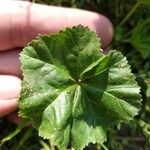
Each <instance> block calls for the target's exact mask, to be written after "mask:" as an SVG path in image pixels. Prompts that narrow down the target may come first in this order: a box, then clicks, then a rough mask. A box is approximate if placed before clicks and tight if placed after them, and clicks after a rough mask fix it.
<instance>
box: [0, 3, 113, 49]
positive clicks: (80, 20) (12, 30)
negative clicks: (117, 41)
mask: <svg viewBox="0 0 150 150" xmlns="http://www.w3.org/2000/svg"><path fill="white" fill-rule="evenodd" d="M0 18H1V20H3V21H2V22H1V24H0V43H3V44H1V45H0V50H5V49H10V48H14V47H23V46H25V45H26V44H27V43H28V42H29V41H30V40H31V39H32V38H34V37H35V36H37V34H38V33H49V32H56V31H58V30H60V29H62V28H65V27H67V26H74V25H78V24H82V25H84V26H89V27H90V28H91V29H93V30H96V31H97V33H98V34H99V35H100V37H101V40H102V46H103V47H106V46H107V45H108V43H110V41H111V39H112V35H113V29H112V24H111V23H110V21H109V20H108V19H107V18H106V17H104V16H103V15H100V14H97V13H94V12H89V11H84V10H79V9H73V8H61V7H54V6H45V5H39V4H32V3H30V2H23V1H13V2H9V3H7V2H0Z"/></svg>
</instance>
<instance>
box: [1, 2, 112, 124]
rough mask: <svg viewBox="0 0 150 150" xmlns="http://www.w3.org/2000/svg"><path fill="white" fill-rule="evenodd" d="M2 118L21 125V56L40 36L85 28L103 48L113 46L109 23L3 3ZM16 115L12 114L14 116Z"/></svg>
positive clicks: (89, 15)
mask: <svg viewBox="0 0 150 150" xmlns="http://www.w3.org/2000/svg"><path fill="white" fill-rule="evenodd" d="M0 20H1V23H0V74H1V75H0V117H3V116H6V117H7V118H8V119H9V120H11V121H13V122H18V119H17V114H16V113H14V111H15V110H16V109H17V99H18V98H19V93H20V79H21V78H22V75H21V70H20V62H19V59H18V58H19V52H20V50H21V49H22V47H24V46H26V44H27V43H28V42H29V41H31V40H32V39H33V38H35V37H36V36H37V35H38V34H39V33H52V32H56V31H59V30H60V29H63V28H65V27H67V26H74V25H78V24H82V25H84V26H89V27H90V28H91V29H93V30H96V32H97V34H98V35H99V36H100V37H101V42H102V47H103V48H106V46H107V45H108V44H109V43H110V41H111V39H112V36H113V29H112V25H111V23H110V21H109V20H108V19H107V18H106V17H104V16H102V15H100V14H97V13H94V12H89V11H84V10H79V9H72V8H61V7H54V6H45V5H39V4H32V3H29V2H23V1H13V2H0ZM12 112H13V113H12Z"/></svg>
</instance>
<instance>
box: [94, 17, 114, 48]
mask: <svg viewBox="0 0 150 150" xmlns="http://www.w3.org/2000/svg"><path fill="white" fill-rule="evenodd" d="M95 28H96V31H97V34H98V35H99V36H100V38H101V43H102V48H106V47H107V46H108V45H109V44H110V42H111V41H112V38H113V25H112V23H111V21H110V20H109V19H108V18H107V17H105V16H103V15H99V17H98V19H97V21H96V22H95Z"/></svg>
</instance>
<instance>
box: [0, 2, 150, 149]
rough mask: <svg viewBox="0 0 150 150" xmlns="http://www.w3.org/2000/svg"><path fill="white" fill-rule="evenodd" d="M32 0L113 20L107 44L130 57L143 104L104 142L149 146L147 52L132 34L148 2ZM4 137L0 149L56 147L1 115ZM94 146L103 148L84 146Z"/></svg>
mask: <svg viewBox="0 0 150 150" xmlns="http://www.w3.org/2000/svg"><path fill="white" fill-rule="evenodd" d="M34 2H35V3H44V4H47V5H57V6H66V7H74V8H81V9H86V10H91V11H95V12H99V13H102V14H104V15H105V16H107V17H108V18H109V19H110V20H111V21H112V23H113V25H114V29H115V35H114V39H113V41H112V43H111V44H110V45H109V47H110V48H113V49H117V50H120V51H121V52H123V54H124V55H125V56H126V57H127V59H128V60H129V63H130V64H131V67H132V69H133V73H134V74H135V75H136V77H137V81H138V83H139V85H140V86H141V87H142V88H141V93H142V96H143V106H142V110H141V112H140V114H139V115H138V116H137V117H136V119H135V121H133V122H131V124H130V125H125V124H123V125H121V126H118V127H115V128H114V129H113V130H111V131H109V133H108V135H109V136H108V141H107V142H106V143H105V145H106V147H108V149H112V150H116V149H117V150H149V147H150V96H149V95H150V93H149V92H148V91H150V82H149V81H150V61H149V59H150V56H148V57H147V58H144V57H143V55H142V53H141V51H142V49H140V50H139V49H137V46H136V45H132V42H131V36H132V34H133V30H134V28H136V27H137V25H138V24H140V23H142V22H143V21H145V20H147V19H148V18H149V16H150V5H147V4H141V3H140V2H139V1H138V2H136V0H132V1H131V0H124V1H122V0H34ZM149 28H150V25H149V26H144V28H143V30H145V29H148V31H147V32H146V34H147V35H145V36H144V37H146V36H147V37H148V33H149V30H150V29H149ZM142 34H143V32H142V31H139V35H141V37H142V38H144V37H143V35H142ZM149 38H150V37H149ZM149 38H147V41H148V40H149V42H146V40H145V46H149V47H150V39H149ZM8 135H9V136H8ZM7 136H8V137H7ZM13 136H14V137H13ZM5 137H7V140H8V141H6V142H5V143H3V144H2V143H1V146H0V150H40V149H42V150H54V149H55V150H56V148H55V147H54V146H53V145H51V144H50V142H49V141H44V140H43V139H41V138H40V137H38V135H37V132H36V131H35V130H34V129H33V128H23V127H22V126H21V127H20V126H19V127H18V126H16V125H14V124H11V123H10V122H8V121H7V120H6V119H5V118H4V119H0V140H2V139H3V138H5ZM5 140H6V139H5ZM1 142H2V141H1ZM94 149H95V150H100V149H102V148H101V146H100V145H92V144H91V145H89V147H87V148H86V150H94Z"/></svg>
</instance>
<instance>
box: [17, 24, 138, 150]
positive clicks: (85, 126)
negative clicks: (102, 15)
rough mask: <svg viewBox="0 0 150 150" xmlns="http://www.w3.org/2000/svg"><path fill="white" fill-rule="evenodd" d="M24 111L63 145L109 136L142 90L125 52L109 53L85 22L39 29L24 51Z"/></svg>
mask: <svg viewBox="0 0 150 150" xmlns="http://www.w3.org/2000/svg"><path fill="white" fill-rule="evenodd" d="M20 59H21V63H22V70H23V76H24V79H23V82H22V91H21V97H20V100H19V108H20V111H19V114H20V116H22V117H24V118H30V119H31V120H32V122H33V124H34V127H35V128H37V129H38V131H39V135H40V136H42V137H43V138H46V139H50V140H51V142H52V144H54V145H57V146H58V147H59V148H60V149H61V150H62V149H66V148H68V147H73V148H75V149H83V148H84V147H85V146H86V145H88V144H89V143H90V142H91V143H100V144H102V143H103V142H105V141H106V131H107V129H108V128H110V127H111V126H113V125H115V124H117V123H118V122H129V121H130V120H132V119H133V117H134V116H135V115H137V113H138V111H139V109H140V105H141V102H140V100H141V96H140V94H139V92H140V90H139V86H138V85H137V83H136V81H135V77H134V75H133V74H132V73H131V70H130V66H129V65H128V64H127V60H126V58H125V57H124V56H123V55H122V54H121V53H119V52H117V51H111V52H110V53H109V54H107V55H104V54H102V53H101V51H100V42H99V39H98V38H97V37H96V34H95V33H94V32H93V31H90V30H89V29H88V28H85V27H83V26H81V25H79V26H76V27H73V28H71V29H70V28H67V29H65V30H64V31H60V32H59V33H57V34H50V35H40V36H39V37H38V38H37V39H35V40H33V41H32V42H31V43H30V44H29V45H28V46H27V47H25V48H24V50H23V52H22V53H21V58H20Z"/></svg>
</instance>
